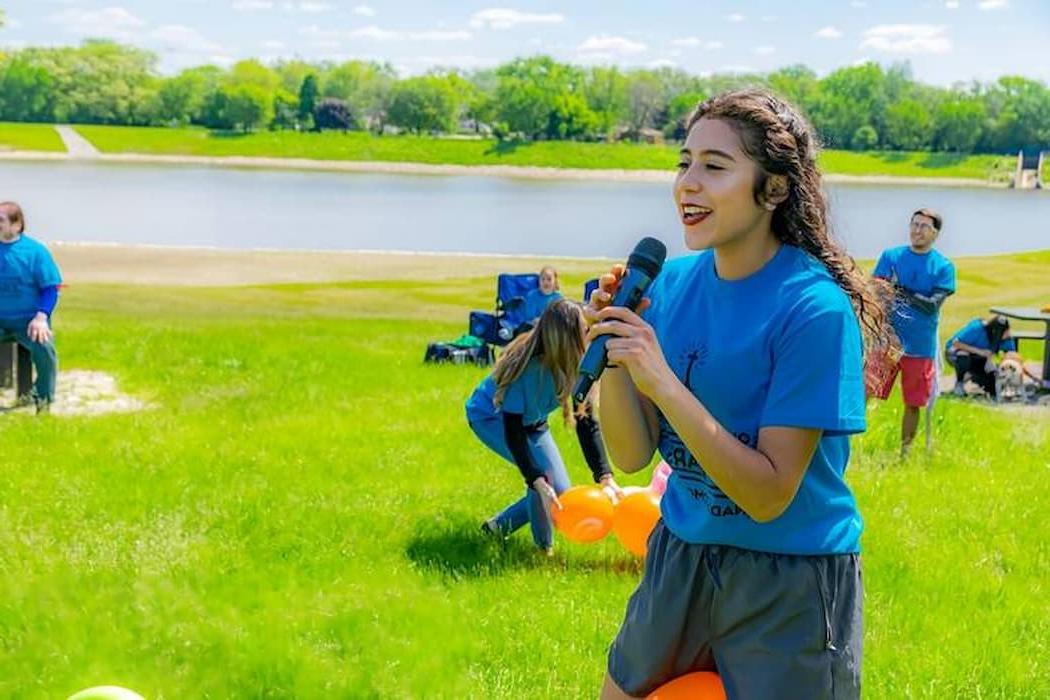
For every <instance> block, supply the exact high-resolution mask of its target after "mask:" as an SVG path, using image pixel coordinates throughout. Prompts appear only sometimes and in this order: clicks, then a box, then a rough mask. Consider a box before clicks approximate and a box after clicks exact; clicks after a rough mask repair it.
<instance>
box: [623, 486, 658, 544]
mask: <svg viewBox="0 0 1050 700" xmlns="http://www.w3.org/2000/svg"><path fill="white" fill-rule="evenodd" d="M659 519H660V497H659V496H657V495H656V494H654V493H653V492H652V491H650V490H649V489H644V490H642V491H638V492H635V493H632V494H629V495H627V496H624V497H623V498H621V499H620V502H619V503H617V504H616V510H615V512H613V524H612V530H613V534H614V535H616V539H618V540H620V544H622V545H623V546H624V547H626V548H627V549H628V551H631V552H633V553H634V554H637V555H638V556H640V557H644V556H645V552H646V549H647V548H648V541H649V533H651V532H652V531H653V528H654V527H655V526H656V521H657V520H659Z"/></svg>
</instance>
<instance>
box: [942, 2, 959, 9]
mask: <svg viewBox="0 0 1050 700" xmlns="http://www.w3.org/2000/svg"><path fill="white" fill-rule="evenodd" d="M944 7H945V8H946V9H949V10H958V9H959V0H948V1H947V2H946V3H944Z"/></svg>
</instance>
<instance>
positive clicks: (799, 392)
mask: <svg viewBox="0 0 1050 700" xmlns="http://www.w3.org/2000/svg"><path fill="white" fill-rule="evenodd" d="M774 343H775V345H774V347H773V375H772V377H771V378H770V382H769V392H768V394H767V396H766V404H765V406H764V408H763V410H762V417H761V420H760V423H759V425H760V426H762V427H765V426H787V427H796V428H819V429H822V430H824V432H825V433H826V434H840V435H841V434H847V433H858V432H862V431H863V430H864V428H865V417H864V376H863V361H862V352H863V349H862V341H861V334H860V326H859V324H858V323H857V319H856V317H855V316H854V315H853V312H852V310H851V309H850V308H849V307H848V302H842V303H839V302H837V301H835V300H827V299H825V300H815V301H810V302H808V303H806V304H804V305H800V306H798V307H795V308H794V309H793V310H792V312H791V318H790V319H789V320H788V322H787V323H786V324H785V327H784V329H783V331H782V333H781V334H780V335H779V337H778V339H777V340H775V341H774Z"/></svg>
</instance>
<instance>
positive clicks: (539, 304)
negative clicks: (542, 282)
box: [521, 288, 561, 323]
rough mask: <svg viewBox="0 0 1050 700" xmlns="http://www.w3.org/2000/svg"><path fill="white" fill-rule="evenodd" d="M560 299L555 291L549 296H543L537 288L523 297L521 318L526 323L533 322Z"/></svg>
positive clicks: (559, 295)
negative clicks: (523, 303)
mask: <svg viewBox="0 0 1050 700" xmlns="http://www.w3.org/2000/svg"><path fill="white" fill-rule="evenodd" d="M559 299H561V292H559V291H557V290H555V291H553V292H551V293H550V294H544V293H543V291H542V290H540V289H539V288H537V289H533V290H532V291H531V292H529V293H528V294H526V295H525V305H524V307H523V308H522V312H521V314H522V316H523V317H524V318H525V320H526V321H528V322H530V323H531V322H533V321H535V320H536V319H537V318H539V317H540V316H542V315H543V312H544V311H546V310H547V307H548V306H550V305H551V304H553V303H554V302H556V301H558V300H559Z"/></svg>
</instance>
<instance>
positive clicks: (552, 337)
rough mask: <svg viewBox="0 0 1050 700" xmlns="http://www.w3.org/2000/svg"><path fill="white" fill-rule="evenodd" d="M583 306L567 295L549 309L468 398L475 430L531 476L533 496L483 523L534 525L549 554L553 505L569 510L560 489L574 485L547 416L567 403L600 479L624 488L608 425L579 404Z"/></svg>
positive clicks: (500, 530) (528, 493)
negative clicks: (606, 436) (608, 447)
mask: <svg viewBox="0 0 1050 700" xmlns="http://www.w3.org/2000/svg"><path fill="white" fill-rule="evenodd" d="M585 333H586V329H585V324H584V319H583V311H582V310H581V309H580V306H579V305H578V304H576V303H573V302H571V301H568V300H566V299H560V300H558V301H555V302H554V303H552V304H550V305H549V306H548V307H547V308H546V310H545V311H544V312H543V313H542V315H541V316H540V318H539V321H538V322H537V323H536V327H535V328H533V329H532V330H529V331H526V332H525V333H523V334H522V335H519V336H518V337H517V338H515V339H514V340H513V341H512V342H511V344H510V345H508V346H507V349H506V350H505V351H504V353H503V354H502V355H500V358H499V360H497V362H496V367H495V369H494V370H493V372H492V374H491V375H489V376H488V377H486V378H485V380H484V381H483V382H481V384H480V385H479V386H478V387H477V389H475V390H474V393H473V394H471V396H470V399H469V400H468V401H467V405H466V410H467V422H468V423H469V424H470V428H471V430H473V431H474V434H475V435H477V436H478V438H479V439H480V440H481V441H482V442H483V443H484V444H485V446H486V447H488V448H489V449H491V450H492V451H493V452H495V453H496V454H498V455H500V456H501V457H503V458H504V459H506V460H507V461H509V462H511V463H512V464H514V465H516V466H517V467H518V470H519V471H520V472H521V475H522V477H523V478H524V479H525V487H526V488H525V496H524V497H523V498H521V499H519V500H517V501H515V502H514V503H512V504H511V505H509V506H507V507H506V508H504V509H503V510H502V511H500V512H499V513H498V514H497V515H494V516H493V517H491V518H489V519H488V520H486V521H485V522H484V523H483V524H482V529H483V530H484V531H485V532H486V533H488V534H492V535H496V536H502V537H506V536H508V535H510V534H511V533H513V532H514V531H516V530H518V529H519V528H521V527H522V526H524V525H525V524H526V523H529V524H530V525H531V526H532V539H533V541H534V542H535V543H536V546H537V547H539V548H540V549H541V550H543V551H544V552H546V553H547V554H551V553H552V552H553V543H554V533H553V532H552V527H551V518H550V511H551V509H552V508H561V504H560V503H559V502H558V494H560V493H562V492H563V491H565V490H566V489H568V488H569V486H570V483H569V475H568V472H567V471H566V469H565V463H564V462H563V461H562V458H561V453H560V452H558V446H557V445H555V444H554V438H553V437H551V434H550V429H549V428H548V426H547V416H548V415H549V414H550V413H551V412H552V411H554V410H555V409H557V408H558V407H559V406H560V407H561V409H562V416H563V418H564V419H565V421H566V423H570V424H573V423H574V424H575V427H576V435H577V437H578V439H579V441H580V447H581V449H582V450H583V454H584V457H585V458H586V460H587V464H588V466H589V467H590V468H591V472H592V474H593V476H594V480H595V481H596V482H598V483H600V484H601V485H602V486H603V488H605V489H606V490H607V491H609V492H611V494H610V495H612V496H613V497H614V498H615V497H618V496H619V495H620V494H622V491H621V489H620V487H619V486H618V485H617V484H616V481H615V480H614V479H613V476H612V470H611V469H610V468H609V463H608V460H607V459H606V456H605V447H604V445H603V444H602V437H601V431H600V430H599V428H598V424H597V422H596V421H595V420H594V418H593V417H592V416H591V415H590V408H589V405H586V406H583V407H575V409H574V408H573V407H572V405H571V398H570V394H571V393H572V387H573V384H574V383H575V381H576V374H577V367H578V366H579V364H580V358H581V357H583V351H584V346H585V342H586V337H585Z"/></svg>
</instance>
